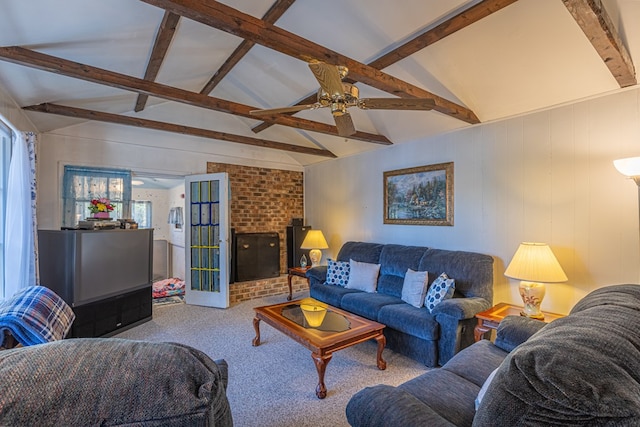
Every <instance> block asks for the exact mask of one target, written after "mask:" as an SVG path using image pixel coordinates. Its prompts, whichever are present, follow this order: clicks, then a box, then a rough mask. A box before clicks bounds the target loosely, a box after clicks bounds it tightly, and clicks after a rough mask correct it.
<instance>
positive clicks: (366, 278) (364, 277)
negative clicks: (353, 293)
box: [346, 260, 380, 292]
mask: <svg viewBox="0 0 640 427" xmlns="http://www.w3.org/2000/svg"><path fill="white" fill-rule="evenodd" d="M349 270H350V272H349V281H348V282H347V286H346V288H349V289H358V290H360V291H365V292H375V291H376V287H377V286H378V274H379V273H380V264H369V263H367V262H358V261H354V260H349Z"/></svg>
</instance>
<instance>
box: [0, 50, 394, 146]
mask: <svg viewBox="0 0 640 427" xmlns="http://www.w3.org/2000/svg"><path fill="white" fill-rule="evenodd" d="M0 60H4V61H7V62H11V63H14V64H19V65H23V66H28V67H31V68H35V69H38V70H43V71H48V72H52V73H57V74H60V75H64V76H67V77H73V78H77V79H80V80H85V81H89V82H92V83H97V84H102V85H106V86H110V87H115V88H118V89H122V90H127V91H132V92H137V93H141V94H145V95H150V96H155V97H158V98H162V99H166V100H169V101H175V102H180V103H182V104H187V105H193V106H195V107H200V108H207V109H210V110H214V111H219V112H222V113H228V114H234V115H237V116H242V117H247V118H250V119H252V120H255V117H254V116H252V115H251V114H250V111H251V110H256V109H257V108H256V107H252V106H249V105H244V104H239V103H237V102H233V101H227V100H224V99H220V98H214V97H212V96H207V95H204V94H200V93H195V92H190V91H188V90H184V89H179V88H175V87H172V86H167V85H163V84H160V83H156V82H152V81H147V80H143V79H139V78H136V77H132V76H127V75H124V74H120V73H116V72H114V71H109V70H105V69H102V68H97V67H92V66H90V65H85V64H80V63H78V62H73V61H68V60H66V59H63V58H58V57H55V56H51V55H47V54H44V53H40V52H35V51H32V50H29V49H25V48H22V47H19V46H10V47H0ZM269 119H270V120H273V121H274V122H276V123H277V124H280V125H283V126H289V127H294V128H297V129H303V130H308V131H311V132H319V133H324V134H327V135H332V136H339V135H338V130H337V128H336V127H335V126H332V125H328V124H326V123H320V122H314V121H312V120H307V119H301V118H298V117H290V116H283V115H279V116H277V117H269ZM349 138H350V139H357V140H361V141H366V142H373V143H376V144H383V145H390V144H391V141H389V140H388V139H387V138H386V137H384V136H382V135H375V134H370V133H366V132H356V133H355V134H353V135H351V136H350V137H349Z"/></svg>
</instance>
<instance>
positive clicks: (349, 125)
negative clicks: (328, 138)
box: [333, 113, 356, 136]
mask: <svg viewBox="0 0 640 427" xmlns="http://www.w3.org/2000/svg"><path fill="white" fill-rule="evenodd" d="M333 119H334V120H335V122H336V127H337V128H338V135H340V136H351V135H353V134H354V133H356V128H355V126H354V125H353V120H351V114H349V113H345V114H343V115H341V116H333Z"/></svg>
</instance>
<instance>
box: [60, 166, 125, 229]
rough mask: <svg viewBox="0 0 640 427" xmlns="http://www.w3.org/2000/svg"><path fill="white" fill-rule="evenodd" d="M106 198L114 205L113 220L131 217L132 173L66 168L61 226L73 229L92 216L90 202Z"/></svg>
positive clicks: (63, 182)
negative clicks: (90, 214) (79, 222)
mask: <svg viewBox="0 0 640 427" xmlns="http://www.w3.org/2000/svg"><path fill="white" fill-rule="evenodd" d="M100 197H106V198H107V199H109V200H110V201H111V204H112V205H114V207H115V210H114V211H113V215H112V216H113V217H114V218H131V171H129V170H121V169H109V168H96V167H83V166H71V165H68V166H65V167H64V177H63V179H62V198H63V202H62V206H63V216H62V225H63V226H65V227H74V226H76V225H78V221H80V220H83V219H85V218H86V217H87V216H89V210H88V209H87V208H88V207H89V203H90V202H91V199H97V198H100Z"/></svg>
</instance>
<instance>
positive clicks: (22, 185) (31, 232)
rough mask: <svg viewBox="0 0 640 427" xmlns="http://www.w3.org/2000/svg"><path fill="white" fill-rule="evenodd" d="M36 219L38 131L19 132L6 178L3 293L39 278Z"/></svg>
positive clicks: (5, 294)
mask: <svg viewBox="0 0 640 427" xmlns="http://www.w3.org/2000/svg"><path fill="white" fill-rule="evenodd" d="M37 229H38V227H37V221H36V135H35V134H34V133H32V132H26V133H24V132H17V133H16V135H15V137H14V138H13V142H12V152H11V163H10V165H9V177H8V182H7V212H6V222H5V251H4V265H5V270H4V296H5V298H8V297H11V296H12V295H13V294H15V293H16V292H17V291H18V290H20V289H22V288H26V287H27V286H32V285H35V284H36V283H37V282H38V277H37V275H38V273H37V271H38V269H37V256H36V254H37V241H38V240H37V238H36V233H37Z"/></svg>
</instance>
